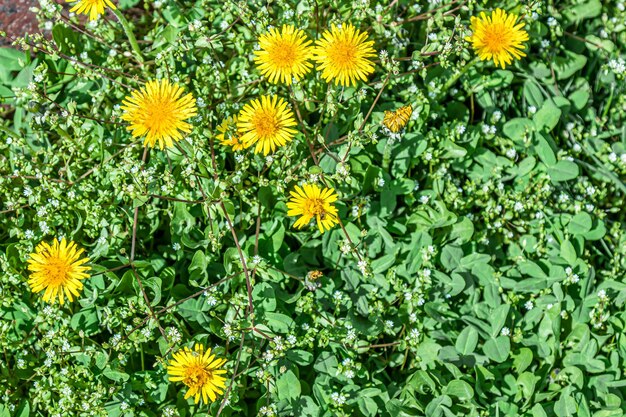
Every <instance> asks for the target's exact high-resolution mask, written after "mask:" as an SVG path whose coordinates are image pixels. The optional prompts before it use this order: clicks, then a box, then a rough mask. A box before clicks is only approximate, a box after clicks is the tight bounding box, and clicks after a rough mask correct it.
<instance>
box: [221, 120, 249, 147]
mask: <svg viewBox="0 0 626 417" xmlns="http://www.w3.org/2000/svg"><path fill="white" fill-rule="evenodd" d="M217 131H218V132H219V135H217V139H218V140H219V141H220V143H221V144H222V145H224V146H230V147H231V148H232V149H233V151H240V150H242V149H243V148H244V147H243V142H241V135H239V133H238V132H237V116H233V117H229V118H228V119H224V120H223V121H222V123H221V124H220V125H219V126H218V127H217Z"/></svg>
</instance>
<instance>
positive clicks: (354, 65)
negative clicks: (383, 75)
mask: <svg viewBox="0 0 626 417" xmlns="http://www.w3.org/2000/svg"><path fill="white" fill-rule="evenodd" d="M366 39H367V33H366V32H360V31H359V30H357V29H356V28H355V27H354V26H352V25H351V24H349V23H348V24H346V25H344V26H342V27H341V28H338V27H337V26H335V25H333V26H332V28H331V30H330V31H329V30H327V31H325V32H324V33H323V34H322V39H319V40H318V41H317V42H316V47H315V48H314V50H313V54H314V56H313V60H314V61H316V62H317V69H318V70H319V71H322V78H324V80H326V82H330V81H331V80H335V84H341V85H342V86H350V85H356V84H357V81H358V80H362V81H366V80H367V76H368V75H370V74H371V73H373V72H374V63H373V62H372V61H370V60H369V59H368V58H371V57H373V56H376V51H374V48H373V47H372V45H374V42H373V41H367V40H366Z"/></svg>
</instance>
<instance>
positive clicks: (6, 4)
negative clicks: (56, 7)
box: [0, 0, 41, 46]
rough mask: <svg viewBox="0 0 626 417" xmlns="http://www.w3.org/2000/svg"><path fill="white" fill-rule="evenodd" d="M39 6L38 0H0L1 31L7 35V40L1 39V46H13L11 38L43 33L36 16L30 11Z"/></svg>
mask: <svg viewBox="0 0 626 417" xmlns="http://www.w3.org/2000/svg"><path fill="white" fill-rule="evenodd" d="M37 6H39V2H38V1H36V0H0V30H2V31H4V32H6V34H7V37H6V38H3V37H0V46H9V45H11V40H10V39H11V38H14V37H17V36H22V35H24V34H26V33H36V32H40V31H41V30H40V29H39V28H38V27H37V19H36V18H35V14H34V13H32V12H31V11H30V10H29V9H30V8H31V7H37Z"/></svg>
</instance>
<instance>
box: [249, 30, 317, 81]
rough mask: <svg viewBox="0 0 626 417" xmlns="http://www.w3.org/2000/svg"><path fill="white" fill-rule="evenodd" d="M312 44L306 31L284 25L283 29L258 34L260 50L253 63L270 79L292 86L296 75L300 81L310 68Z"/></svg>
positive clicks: (255, 52) (256, 53)
mask: <svg viewBox="0 0 626 417" xmlns="http://www.w3.org/2000/svg"><path fill="white" fill-rule="evenodd" d="M310 45H311V41H310V40H307V37H306V35H305V34H304V31H302V30H300V29H296V28H295V27H294V26H292V25H283V27H282V29H281V31H280V32H279V31H278V29H277V28H272V29H271V30H270V31H269V32H268V33H264V34H262V35H261V36H260V37H259V46H260V48H261V49H260V50H258V51H254V54H255V55H256V57H255V58H254V62H255V63H256V65H257V67H258V69H259V71H261V74H263V75H264V76H265V77H267V79H268V81H269V82H271V83H274V84H277V83H278V82H283V83H285V84H287V85H290V84H291V81H292V79H293V78H295V79H296V80H300V78H302V77H303V76H304V75H306V74H307V73H308V72H309V71H310V70H311V67H312V65H311V63H310V62H309V61H308V60H309V59H310V58H311V56H312V53H311V47H310Z"/></svg>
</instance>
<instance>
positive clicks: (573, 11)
mask: <svg viewBox="0 0 626 417" xmlns="http://www.w3.org/2000/svg"><path fill="white" fill-rule="evenodd" d="M601 12H602V3H601V2H600V0H589V1H586V2H584V3H579V4H575V5H573V6H568V7H565V8H564V9H563V14H564V15H565V17H566V18H567V20H569V21H570V22H580V21H581V20H583V19H590V18H592V17H597V16H599V15H600V13H601Z"/></svg>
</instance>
